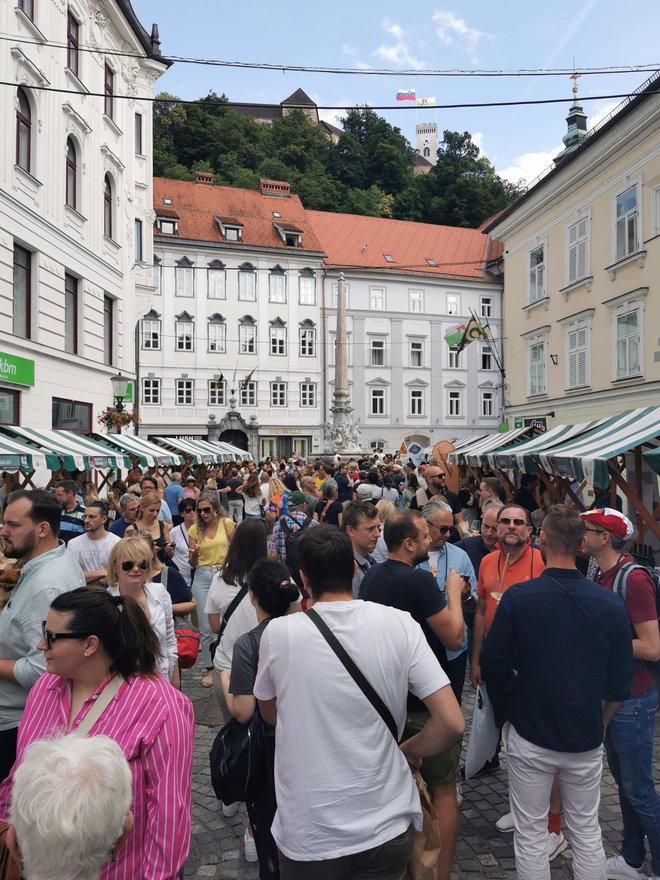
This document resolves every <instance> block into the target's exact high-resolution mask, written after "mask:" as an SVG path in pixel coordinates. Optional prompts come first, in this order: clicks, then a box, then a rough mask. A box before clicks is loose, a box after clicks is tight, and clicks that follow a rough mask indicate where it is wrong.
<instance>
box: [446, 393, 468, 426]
mask: <svg viewBox="0 0 660 880" xmlns="http://www.w3.org/2000/svg"><path fill="white" fill-rule="evenodd" d="M447 417H448V418H453V419H460V418H464V417H465V406H464V400H463V389H462V388H448V389H447Z"/></svg>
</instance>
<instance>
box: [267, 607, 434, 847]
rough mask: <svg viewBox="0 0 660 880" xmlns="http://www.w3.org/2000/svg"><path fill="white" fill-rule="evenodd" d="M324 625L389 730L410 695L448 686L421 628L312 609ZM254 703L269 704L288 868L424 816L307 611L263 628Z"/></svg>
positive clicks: (279, 833)
mask: <svg viewBox="0 0 660 880" xmlns="http://www.w3.org/2000/svg"><path fill="white" fill-rule="evenodd" d="M314 609H315V610H316V611H317V612H318V613H319V614H320V615H321V617H323V619H324V620H325V622H326V623H327V624H328V626H329V627H330V629H331V630H332V631H333V632H334V634H335V635H336V636H337V638H338V639H339V641H340V642H341V644H342V645H343V646H344V648H345V649H346V651H347V652H348V653H349V654H350V656H351V657H352V658H353V660H354V661H355V663H356V664H357V666H358V667H359V669H360V670H361V671H362V673H363V674H364V675H365V676H366V678H367V679H368V680H369V681H370V682H371V684H372V686H373V687H374V688H375V690H376V691H377V693H378V694H379V695H380V697H381V699H382V700H383V701H384V702H385V704H386V706H387V707H388V709H389V710H390V712H391V713H392V715H393V717H394V720H395V721H396V724H397V728H398V731H399V736H401V734H402V733H403V727H404V724H405V720H406V698H407V695H408V690H410V691H411V692H412V693H413V694H415V695H416V696H417V697H420V698H421V699H423V698H425V697H428V696H430V694H432V693H435V691H437V690H439V689H440V688H442V687H445V686H446V685H447V684H448V683H449V682H448V679H447V676H446V675H445V673H444V672H443V670H442V668H441V667H440V664H439V663H438V661H437V659H436V658H435V656H434V655H433V653H432V651H431V649H430V648H429V646H428V644H427V642H426V639H425V638H424V634H423V633H422V630H421V628H420V626H419V625H418V624H417V623H416V622H415V621H414V620H413V619H412V617H411V616H410V615H409V614H407V613H405V612H403V611H399V610H398V609H395V608H389V607H387V606H385V605H377V604H376V603H374V602H363V601H361V600H353V601H350V602H319V603H318V604H316V605H315V606H314ZM254 695H255V697H257V698H258V699H260V700H271V699H273V698H277V727H276V728H275V743H276V747H275V788H276V794H277V813H276V814H275V819H274V821H273V825H272V828H271V831H272V834H273V837H274V839H275V842H276V843H277V846H278V847H279V849H281V850H282V852H283V853H284V855H286V856H288V857H289V858H290V859H295V860H297V861H318V860H323V859H334V858H339V857H340V856H345V855H351V854H352V853H357V852H362V851H364V850H366V849H371V848H372V847H375V846H379V845H380V844H383V843H386V842H387V841H388V840H392V839H393V838H394V837H397V836H398V835H399V834H403V832H404V831H406V829H407V828H408V827H409V826H410V824H411V822H412V823H414V825H415V827H416V828H417V829H418V830H419V828H421V820H422V814H421V809H420V803H419V795H418V793H417V790H416V787H415V783H414V780H413V776H412V774H411V772H410V768H409V766H408V763H407V761H406V759H405V758H404V756H403V754H402V752H401V750H400V749H399V747H398V746H397V744H396V742H395V741H394V737H393V736H392V734H391V733H390V732H389V730H388V729H387V727H386V726H385V723H384V722H383V720H382V718H381V717H380V716H379V715H378V713H377V712H376V710H375V709H374V708H373V706H372V705H371V704H370V703H369V701H368V700H367V698H366V697H365V696H364V694H363V693H362V691H361V690H360V688H359V687H358V686H357V684H356V683H355V681H354V680H353V679H352V678H351V676H350V675H349V674H348V672H347V671H346V669H345V668H344V666H343V665H342V663H341V662H340V660H339V658H338V657H337V656H336V655H335V653H334V651H333V650H332V648H331V647H330V646H329V645H328V644H327V642H326V641H325V639H324V638H323V636H322V635H321V633H320V632H319V631H318V630H317V628H316V627H315V626H314V624H313V622H312V621H311V620H309V618H308V617H307V615H305V614H291V615H289V616H287V617H283V618H278V619H276V620H271V622H270V623H269V624H268V626H267V627H266V630H265V631H264V634H263V636H262V639H261V648H260V652H259V671H258V673H257V680H256V682H255V687H254Z"/></svg>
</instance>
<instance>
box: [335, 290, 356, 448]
mask: <svg viewBox="0 0 660 880" xmlns="http://www.w3.org/2000/svg"><path fill="white" fill-rule="evenodd" d="M335 346H336V348H335V387H334V391H333V394H332V406H331V407H330V412H331V413H332V429H331V431H330V432H329V436H328V437H327V438H326V454H329V455H337V454H338V455H341V456H353V455H359V454H360V453H361V451H362V450H361V449H360V445H359V443H358V436H359V433H360V429H359V428H358V426H357V425H355V424H354V423H353V415H352V413H353V408H352V407H351V399H350V392H349V390H348V339H347V337H346V287H345V283H344V274H343V272H341V273H340V274H339V282H338V284H337V334H336V337H335Z"/></svg>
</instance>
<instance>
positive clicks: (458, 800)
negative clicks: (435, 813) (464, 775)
mask: <svg viewBox="0 0 660 880" xmlns="http://www.w3.org/2000/svg"><path fill="white" fill-rule="evenodd" d="M456 806H457V807H458V809H459V810H460V808H461V807H462V806H463V786H462V785H461V780H460V779H457V780H456Z"/></svg>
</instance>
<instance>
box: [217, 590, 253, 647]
mask: <svg viewBox="0 0 660 880" xmlns="http://www.w3.org/2000/svg"><path fill="white" fill-rule="evenodd" d="M246 596H247V587H241V588H240V590H239V591H238V593H236V595H235V596H234V598H233V599H232V600H231V602H230V603H229V605H228V606H227V609H226V610H225V613H224V614H223V615H222V622H221V624H220V632H219V633H218V642H220V639H221V638H222V634H223V633H224V631H225V629H226V627H227V624H228V623H229V618H230V617H231V616H232V614H233V613H234V611H236V609H237V608H238V606H239V605H240V604H241V602H242V601H243V599H244V598H245V597H246Z"/></svg>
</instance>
